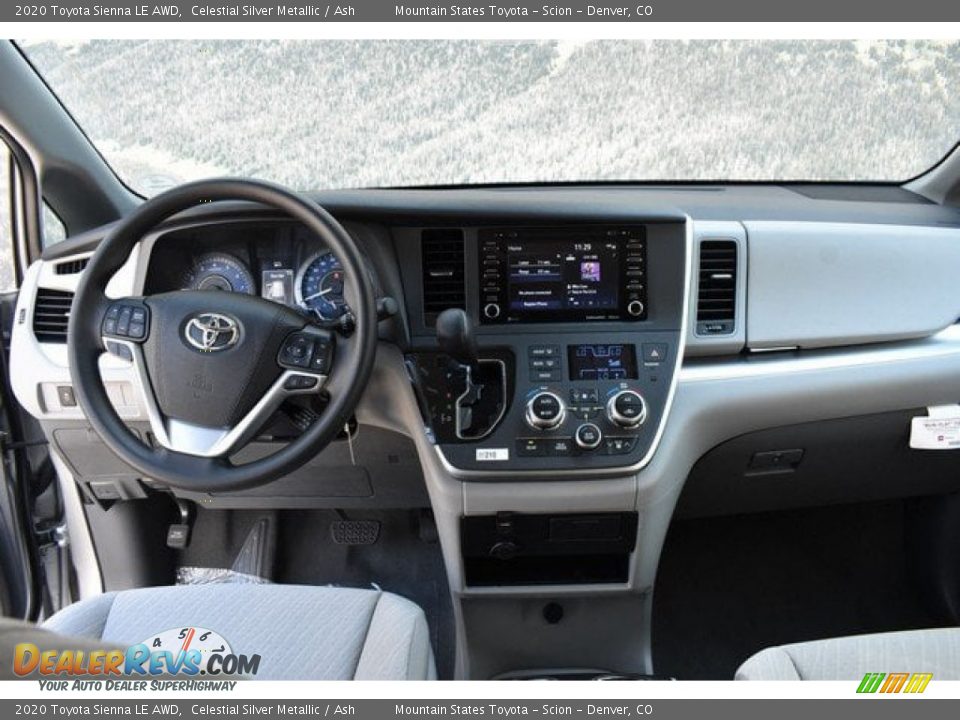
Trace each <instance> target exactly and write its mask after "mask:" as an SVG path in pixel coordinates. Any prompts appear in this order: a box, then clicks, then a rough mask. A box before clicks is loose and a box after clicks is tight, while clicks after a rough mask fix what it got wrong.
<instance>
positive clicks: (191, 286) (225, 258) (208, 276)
mask: <svg viewBox="0 0 960 720" xmlns="http://www.w3.org/2000/svg"><path fill="white" fill-rule="evenodd" d="M183 289H184V290H225V291H226V292H235V293H241V294H243V295H253V294H255V293H256V291H257V288H256V283H255V281H254V279H253V275H252V274H251V273H250V270H249V269H248V268H247V266H246V265H244V264H243V263H242V262H241V261H240V260H238V259H237V258H235V257H234V256H233V255H227V254H225V253H209V254H207V255H201V256H200V257H199V258H197V260H196V262H194V263H193V267H191V268H190V269H189V270H188V271H187V273H186V275H185V276H184V278H183Z"/></svg>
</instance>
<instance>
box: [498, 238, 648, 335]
mask: <svg viewBox="0 0 960 720" xmlns="http://www.w3.org/2000/svg"><path fill="white" fill-rule="evenodd" d="M482 261H483V262H482V277H481V308H482V311H483V312H482V317H483V319H484V321H485V322H562V321H581V320H638V319H642V318H643V317H645V315H646V307H645V304H646V292H645V287H646V267H645V264H646V245H645V240H644V238H643V233H642V228H640V229H631V230H625V229H617V230H613V229H598V228H586V229H583V230H575V229H572V228H559V229H541V228H536V229H530V228H527V229H522V230H514V231H498V232H497V233H495V234H494V237H493V238H492V239H486V240H484V243H483V249H482Z"/></svg>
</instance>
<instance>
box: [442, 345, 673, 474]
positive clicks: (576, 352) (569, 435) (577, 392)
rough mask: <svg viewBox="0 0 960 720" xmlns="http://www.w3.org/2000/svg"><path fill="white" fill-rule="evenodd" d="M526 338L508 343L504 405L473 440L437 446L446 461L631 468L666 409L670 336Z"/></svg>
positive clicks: (493, 466)
mask: <svg viewBox="0 0 960 720" xmlns="http://www.w3.org/2000/svg"><path fill="white" fill-rule="evenodd" d="M525 339H526V342H517V340H516V339H512V340H513V341H512V342H511V343H510V350H511V354H512V356H513V362H512V363H511V364H510V366H511V369H512V371H513V378H512V382H511V385H512V387H513V392H512V396H513V401H512V403H511V404H510V406H509V407H508V408H507V409H506V411H505V412H504V414H503V417H502V419H501V420H500V421H499V423H498V425H497V427H496V428H494V429H493V431H492V432H491V433H490V434H489V435H487V436H486V437H483V438H481V439H480V441H478V442H462V441H461V442H440V443H438V444H439V445H440V450H441V452H442V454H443V457H444V458H445V459H446V461H447V462H448V463H449V464H450V465H452V466H454V467H455V468H457V469H460V468H465V469H469V470H481V471H489V470H493V471H496V470H505V469H506V470H539V471H552V470H564V469H584V468H598V469H602V468H616V467H632V466H637V465H638V464H639V463H640V462H641V461H642V460H643V459H644V458H645V456H646V455H647V453H648V451H649V450H650V448H651V447H652V444H653V441H654V439H655V437H656V435H657V429H658V427H659V425H660V422H661V420H662V417H663V413H664V411H665V409H666V403H667V400H668V397H669V393H670V387H671V384H672V381H673V376H674V372H675V369H676V360H677V351H678V343H679V337H678V334H677V333H671V332H646V333H637V332H633V333H596V334H592V333H591V334H584V335H578V336H577V337H576V340H577V342H564V341H563V340H564V339H565V338H563V337H558V336H556V335H554V336H538V335H530V336H527V337H526V338H525ZM483 355H484V352H483V348H481V350H480V356H481V358H482V357H483ZM451 396H452V397H454V398H455V397H456V396H457V393H451ZM491 479H492V478H491Z"/></svg>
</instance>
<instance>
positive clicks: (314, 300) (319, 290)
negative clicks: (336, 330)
mask: <svg viewBox="0 0 960 720" xmlns="http://www.w3.org/2000/svg"><path fill="white" fill-rule="evenodd" d="M343 277H344V276H343V267H342V266H341V265H340V261H339V260H337V258H336V256H335V255H334V254H333V253H332V252H330V251H325V252H321V253H318V254H317V255H314V256H313V257H312V258H311V259H310V260H308V261H307V262H306V263H305V264H304V265H303V267H302V268H300V272H299V273H298V275H297V281H296V284H295V286H294V289H295V292H296V296H297V304H298V305H300V307H302V308H303V309H304V310H309V311H310V312H313V313H316V314H317V315H318V316H319V317H320V318H322V319H324V320H336V319H338V318H339V317H340V316H341V315H343V314H344V313H345V312H347V310H348V309H349V308H348V307H347V304H346V302H345V301H344V299H343Z"/></svg>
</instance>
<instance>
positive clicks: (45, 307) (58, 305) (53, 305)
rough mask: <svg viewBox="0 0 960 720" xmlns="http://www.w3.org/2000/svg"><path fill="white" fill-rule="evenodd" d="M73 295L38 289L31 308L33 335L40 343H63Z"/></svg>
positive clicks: (61, 291)
mask: <svg viewBox="0 0 960 720" xmlns="http://www.w3.org/2000/svg"><path fill="white" fill-rule="evenodd" d="M72 304H73V293H72V292H65V291H63V290H48V289H47V288H39V289H38V290H37V299H36V302H35V304H34V308H33V334H34V335H36V336H37V340H39V341H40V342H51V343H65V342H66V341H67V324H68V323H69V321H70V306H71V305H72Z"/></svg>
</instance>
